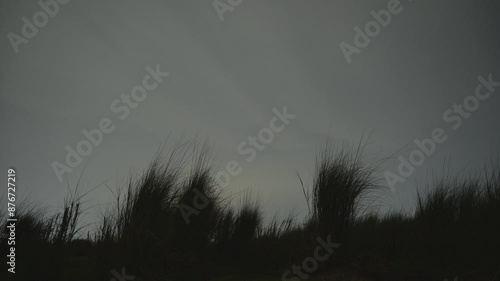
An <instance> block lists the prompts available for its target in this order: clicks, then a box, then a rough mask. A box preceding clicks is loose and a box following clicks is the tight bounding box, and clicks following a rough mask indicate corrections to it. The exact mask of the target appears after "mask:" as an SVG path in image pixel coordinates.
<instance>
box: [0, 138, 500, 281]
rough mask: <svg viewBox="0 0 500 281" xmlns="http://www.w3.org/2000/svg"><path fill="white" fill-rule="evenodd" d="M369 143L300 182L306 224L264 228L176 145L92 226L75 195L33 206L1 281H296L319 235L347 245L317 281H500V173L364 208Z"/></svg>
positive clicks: (335, 153)
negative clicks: (55, 207) (388, 205)
mask: <svg viewBox="0 0 500 281" xmlns="http://www.w3.org/2000/svg"><path fill="white" fill-rule="evenodd" d="M360 147H361V146H360ZM360 147H358V148H355V149H353V150H350V149H345V148H343V149H335V148H336V147H335V146H331V145H327V146H326V147H325V149H324V150H323V151H322V152H321V153H320V155H319V157H318V162H317V167H316V171H315V175H314V179H313V182H312V183H311V184H310V185H309V184H307V183H305V184H304V183H302V186H303V190H304V197H305V199H306V200H307V202H308V206H309V211H310V214H309V216H308V217H307V218H306V220H305V221H297V220H296V219H295V217H293V216H289V217H287V218H283V219H280V218H278V217H275V218H274V219H270V220H264V218H263V214H262V212H261V210H260V207H259V202H258V200H256V199H254V198H253V197H252V196H250V194H246V195H244V196H242V197H240V198H239V199H235V200H238V201H241V202H239V203H240V204H232V203H231V202H230V199H234V198H224V197H223V196H221V188H220V187H219V186H218V183H217V181H216V180H215V179H214V174H215V171H214V170H213V169H212V167H213V163H212V162H211V161H210V158H209V157H208V150H207V147H206V146H203V145H201V146H200V145H189V147H186V146H184V145H179V146H178V148H177V149H175V150H174V151H173V152H172V153H171V154H169V155H167V156H166V157H165V156H164V155H163V154H162V153H160V154H159V155H160V156H158V157H157V158H156V159H154V160H153V161H152V164H150V166H149V167H148V168H147V169H146V170H145V171H144V173H143V174H142V175H140V176H138V177H135V178H133V179H131V180H130V181H129V183H128V186H127V187H126V188H125V189H124V190H122V192H117V193H116V194H115V195H116V197H115V198H116V202H115V204H114V207H113V208H112V209H110V210H109V211H108V212H105V213H104V214H103V215H102V219H101V221H100V222H99V223H98V224H97V227H94V228H95V229H93V230H89V229H88V228H91V227H90V226H82V225H81V223H80V221H79V220H80V217H81V214H82V212H84V211H85V208H84V206H83V203H82V202H83V198H84V196H83V195H82V196H80V195H81V194H78V192H77V190H75V191H73V192H70V193H69V194H68V198H67V200H66V201H65V204H64V208H63V210H62V211H61V212H60V213H59V214H56V215H54V216H47V215H46V214H45V212H43V211H42V210H43V209H41V208H40V207H38V206H36V205H34V204H26V205H24V207H23V208H22V209H20V210H18V220H19V221H18V225H17V228H16V233H17V240H16V247H17V248H16V274H15V275H14V274H9V273H6V272H7V270H6V266H5V263H4V270H2V273H1V275H0V277H1V276H5V277H1V280H27V281H28V280H42V281H51V280H57V281H58V280H64V281H66V280H68V281H69V280H72V281H73V280H88V281H94V280H95V281H97V280H102V281H108V280H116V281H118V280H120V279H119V278H117V276H116V275H115V274H116V273H118V274H119V275H121V274H122V273H123V272H122V270H125V271H124V272H126V274H127V276H128V277H127V278H129V279H122V280H132V279H133V280H137V281H139V280H295V281H297V280H301V279H302V278H303V277H304V276H303V277H300V276H299V275H297V274H294V273H293V272H292V273H291V274H285V276H284V275H283V274H284V272H286V271H287V270H291V271H293V270H292V266H293V265H299V266H301V265H303V262H304V260H305V259H306V258H308V257H313V256H314V252H315V248H316V247H317V246H318V240H317V239H318V238H321V239H323V240H324V241H326V240H327V239H328V238H327V237H330V238H329V239H331V241H335V242H336V243H339V244H340V247H338V248H337V249H335V252H333V253H332V254H331V255H329V257H328V259H326V260H324V261H321V262H318V263H317V269H315V270H314V272H312V273H311V274H309V273H307V278H308V280H388V281H389V280H445V278H447V279H448V280H453V279H454V278H455V277H458V280H500V276H499V275H500V169H499V166H498V165H495V163H492V164H491V165H488V166H487V167H485V168H484V169H483V172H482V173H480V174H478V175H477V176H476V177H471V178H468V179H452V178H444V179H442V180H436V181H434V182H432V183H431V184H428V185H426V186H425V188H424V190H423V191H421V192H420V193H419V194H418V200H417V205H416V207H415V211H414V212H412V213H411V214H406V213H401V212H393V213H390V214H386V215H380V214H376V213H367V212H366V210H367V206H369V204H374V203H373V202H371V201H373V200H371V198H372V197H370V195H371V194H372V192H373V191H376V190H377V189H378V188H379V187H378V185H377V180H376V176H375V172H376V169H377V165H366V164H364V163H362V161H361V152H362V151H361V150H362V149H361V148H360ZM162 155H163V156H162ZM299 181H300V182H302V180H299ZM200 194H201V195H202V196H201V195H200ZM200 198H203V199H202V200H201V199H200ZM242 198H243V199H242ZM193 202H196V203H193ZM197 207H201V208H197ZM192 208H194V210H196V212H195V214H191V215H189V216H188V220H189V223H187V221H186V218H187V215H186V214H189V212H192V211H193V209H192ZM4 210H6V208H2V209H1V211H2V212H4V213H1V215H2V218H1V222H2V223H4V222H5V221H6V213H5V211H4ZM2 229H5V225H4V226H2ZM5 233H7V232H5ZM5 241H6V240H3V241H2V249H1V253H2V255H3V256H4V260H6V259H5V255H4V253H8V247H9V246H8V245H7V244H6V243H5ZM113 270H114V273H115V274H114V273H113ZM303 272H306V271H303ZM131 276H134V278H132V277H131ZM13 277H15V278H13ZM122 277H123V276H122ZM7 278H8V279H7ZM113 278H114V279H113ZM282 278H285V279H282Z"/></svg>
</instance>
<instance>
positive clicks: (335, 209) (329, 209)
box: [311, 140, 377, 241]
mask: <svg viewBox="0 0 500 281" xmlns="http://www.w3.org/2000/svg"><path fill="white" fill-rule="evenodd" d="M363 146H364V143H363V140H361V141H360V143H359V145H358V147H357V148H356V149H354V150H353V149H350V148H349V147H338V146H335V145H333V144H332V143H331V142H327V143H326V145H325V146H324V148H323V151H322V152H321V153H320V155H319V157H318V158H317V168H316V174H315V178H314V182H313V191H312V204H311V205H312V212H313V214H312V224H313V227H316V228H317V231H319V233H320V234H321V235H329V234H331V235H333V237H335V239H337V241H341V240H342V239H344V238H345V237H346V236H347V234H348V230H349V229H350V228H351V227H352V225H353V223H354V220H355V217H356V215H357V214H359V212H360V211H361V207H362V203H363V202H362V199H363V198H364V196H365V195H367V194H368V192H369V191H372V190H374V189H376V188H377V185H376V180H375V177H374V172H375V170H376V166H375V165H368V166H364V165H363V164H362V162H361V156H362V152H363Z"/></svg>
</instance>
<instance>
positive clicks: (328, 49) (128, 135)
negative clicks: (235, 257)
mask: <svg viewBox="0 0 500 281" xmlns="http://www.w3.org/2000/svg"><path fill="white" fill-rule="evenodd" d="M44 1H45V0H44ZM61 2H62V1H61ZM220 2H222V3H225V5H231V3H230V2H231V1H225V0H220ZM236 2H237V1H233V2H232V3H233V4H235V3H236ZM389 2H391V1H389V0H380V1H379V0H377V1H326V0H324V1H320V0H313V1H303V0H301V1H299V0H286V1H285V0H276V1H268V0H259V1H257V0H252V1H251V0H243V2H242V3H241V4H239V5H237V6H236V5H235V7H231V6H229V7H231V9H230V10H228V11H225V12H223V14H222V17H223V21H222V20H221V17H220V16H219V14H218V12H217V11H216V9H215V8H214V3H213V2H212V1H210V0H207V1H199V0H182V1H180V0H178V1H167V0H145V1H98V0H88V1H77V0H73V1H70V2H69V3H67V4H64V5H62V4H61V5H59V10H58V11H57V12H56V13H55V15H54V16H53V17H50V18H49V19H48V22H47V23H46V25H45V26H43V27H40V28H38V32H37V33H36V34H35V35H34V36H32V38H30V39H25V40H26V41H27V42H26V41H25V43H19V44H18V46H17V48H18V52H17V53H16V52H15V50H14V49H15V48H14V47H13V44H12V43H11V39H9V36H8V34H9V33H15V34H17V35H18V36H22V34H23V33H22V29H23V24H24V22H23V20H22V18H23V17H26V18H27V19H28V20H29V21H31V22H33V15H34V14H35V13H37V12H38V11H40V10H41V7H40V6H39V4H37V2H36V1H2V3H1V4H0V22H1V32H0V33H1V34H2V37H1V38H2V39H1V40H0V48H1V52H0V58H1V62H2V64H1V65H0V116H1V121H2V122H1V123H0V130H1V132H2V138H1V140H0V143H1V146H2V150H1V157H0V159H1V167H2V169H1V171H3V173H4V179H5V177H6V174H7V172H6V171H7V168H9V167H14V168H15V169H16V170H17V178H18V190H17V191H18V196H21V195H23V194H25V195H30V197H31V198H32V200H34V201H36V202H40V203H41V204H43V205H50V206H54V207H55V206H59V205H60V204H61V203H62V201H63V198H64V196H65V194H66V184H65V183H64V182H63V183H61V182H60V181H59V180H58V178H57V176H56V174H55V172H54V169H53V167H52V166H51V164H52V163H53V162H54V161H57V162H60V163H64V161H65V160H64V159H65V157H66V153H67V152H66V150H65V147H66V146H68V145H69V146H70V147H73V148H75V147H76V146H77V144H78V143H79V142H80V141H82V140H85V137H84V136H83V135H82V132H81V131H82V130H84V129H86V130H91V129H94V128H98V127H99V122H100V120H102V119H103V118H109V119H110V120H112V122H113V125H115V130H114V131H113V132H111V133H109V134H104V138H103V141H102V143H101V144H100V145H98V146H94V147H93V151H92V153H91V155H90V156H88V157H84V161H87V160H89V159H90V160H89V162H88V165H87V168H86V170H85V174H84V176H83V184H84V185H83V186H82V187H83V188H84V189H87V190H88V189H90V188H91V187H93V186H95V185H97V184H99V183H101V182H103V181H105V180H108V182H109V185H110V186H111V187H115V186H116V185H117V184H120V183H123V182H125V181H126V179H127V177H128V175H129V173H130V171H134V172H139V171H141V170H142V169H143V168H144V167H145V166H146V165H147V163H148V162H149V161H150V160H151V158H152V157H153V156H154V154H155V152H156V151H157V150H158V147H159V146H160V145H161V143H162V142H163V141H165V140H166V138H167V136H168V135H169V134H171V140H175V138H176V137H178V136H180V135H182V134H183V133H184V132H185V133H186V134H187V136H188V138H190V137H194V136H195V135H196V134H198V135H199V136H202V137H208V138H209V140H210V141H211V142H212V143H213V144H214V148H215V150H216V151H218V152H219V156H220V157H219V162H220V166H221V169H223V168H222V167H223V166H225V163H227V162H228V161H230V160H236V161H238V162H239V163H240V165H241V167H242V172H241V173H240V174H239V175H237V176H234V177H231V183H230V185H229V186H228V187H227V190H228V192H231V191H233V192H235V191H238V190H242V189H244V188H250V189H251V190H253V191H254V192H255V193H256V194H259V195H260V196H261V198H262V204H263V207H264V209H265V210H266V212H267V213H268V215H272V214H274V212H276V211H281V212H282V213H285V212H287V211H289V210H295V211H296V212H298V213H301V214H304V212H306V209H307V208H306V205H305V201H304V198H303V195H302V190H301V187H300V184H299V181H298V179H297V177H296V175H295V173H296V172H299V173H300V174H301V175H302V176H303V177H304V178H305V179H306V180H307V181H310V177H311V175H312V173H313V171H314V164H315V162H314V158H315V153H316V152H317V150H318V148H319V147H320V145H321V143H322V141H324V140H325V139H326V137H328V136H332V137H334V138H336V139H339V140H345V141H348V142H352V143H356V142H357V141H358V140H359V138H360V136H361V135H362V134H363V132H373V133H372V137H371V139H370V143H369V146H368V147H367V149H366V152H367V154H366V159H367V160H370V159H374V158H376V159H381V158H384V157H388V156H391V155H393V156H394V157H397V156H398V155H402V156H403V157H406V158H407V157H408V155H409V153H410V152H412V151H413V150H415V148H416V146H415V144H413V142H414V140H415V139H424V138H429V137H430V136H431V132H432V130H433V129H434V128H443V129H444V131H445V132H446V133H447V136H448V139H447V141H446V142H445V143H443V144H439V145H438V146H437V148H436V151H435V153H433V154H432V155H430V156H428V157H426V159H425V163H424V164H423V165H421V166H419V167H417V168H416V170H415V173H414V174H413V175H411V176H410V177H408V178H407V179H406V181H405V182H404V183H402V184H398V185H397V188H396V190H395V192H391V191H390V189H388V188H386V189H385V190H384V191H383V192H381V193H380V199H379V202H381V203H380V204H382V205H383V206H384V208H408V207H409V206H411V205H412V203H413V200H414V198H415V192H416V186H417V185H416V184H415V183H416V182H419V181H423V180H425V178H426V176H427V175H428V174H429V173H431V172H432V171H437V172H439V171H441V170H442V165H443V162H444V161H445V160H448V163H449V165H450V169H451V170H452V171H459V170H461V169H463V168H466V167H468V170H467V171H473V170H475V169H476V168H478V169H479V168H480V166H481V165H482V163H483V162H484V161H485V160H487V159H488V157H489V156H490V153H491V152H494V151H495V150H496V151H497V152H498V145H499V143H500V130H499V126H498V122H499V120H500V118H499V117H500V111H499V110H498V109H499V106H500V96H499V95H500V88H497V91H496V92H494V93H493V94H492V95H491V96H490V97H489V98H488V99H486V100H484V101H480V104H479V108H478V109H477V110H475V111H474V112H472V113H471V116H470V117H469V118H467V119H464V120H463V123H462V124H461V126H460V128H458V129H457V130H452V129H451V125H452V124H454V123H447V122H445V121H444V120H443V113H444V112H445V111H446V110H447V109H449V108H452V106H453V105H454V104H455V103H456V104H460V103H463V101H464V99H465V98H466V97H467V96H470V95H473V94H474V92H475V89H476V86H477V85H478V83H479V81H478V77H479V76H480V75H482V76H483V77H488V75H489V74H492V77H493V80H494V81H500V64H499V62H500V60H499V58H500V56H499V51H500V39H499V37H498V28H499V27H500V25H499V23H500V20H499V17H498V12H499V4H498V3H497V1H493V0H492V1H488V0H482V1H451V0H443V1H424V0H414V1H409V0H401V3H400V5H399V6H400V8H402V11H401V12H400V13H398V14H393V15H392V17H391V21H390V23H389V24H388V25H387V26H386V27H382V28H381V30H380V32H379V34H378V35H376V36H374V37H373V38H371V41H370V43H369V45H368V46H367V47H366V48H362V49H360V50H361V51H360V53H359V54H354V55H352V56H351V60H352V61H351V62H350V63H348V62H347V60H346V58H345V56H344V54H343V53H342V51H341V49H340V47H339V45H340V44H341V42H346V43H348V44H351V45H353V46H354V44H355V43H354V36H355V31H354V28H355V27H356V26H359V27H360V28H362V29H364V28H365V25H366V24H367V23H369V22H370V21H372V20H373V17H372V15H371V14H370V11H372V10H374V11H380V10H382V9H387V5H388V3H389ZM219 7H222V6H220V5H219ZM219 13H220V12H219ZM42 20H43V19H42ZM156 65H160V69H161V71H165V72H169V73H170V75H169V76H168V77H166V78H165V79H164V81H162V82H161V83H160V84H159V85H158V86H157V88H156V89H154V90H152V91H150V92H149V93H148V95H147V97H146V98H145V100H143V101H142V102H140V103H139V104H138V106H137V107H136V108H134V109H131V110H130V114H129V115H128V116H127V117H126V118H125V119H124V120H120V119H119V118H118V116H120V114H117V113H116V112H113V111H112V110H111V104H112V103H113V101H114V100H116V99H119V98H120V96H121V95H122V94H129V93H130V92H131V89H132V88H133V87H135V86H137V85H141V84H142V80H143V77H144V76H145V75H147V74H148V72H147V71H146V69H145V68H146V67H147V66H151V67H152V68H155V67H156ZM483 90H484V88H483ZM284 106H286V107H287V111H288V112H289V113H292V114H296V115H297V117H296V118H295V119H293V120H291V122H290V124H288V125H287V126H286V128H285V129H284V130H283V131H282V132H280V133H277V134H276V135H275V137H274V139H273V141H272V142H271V143H270V144H267V145H266V147H265V149H264V150H263V151H260V152H258V154H257V156H256V157H255V159H254V160H253V161H251V162H247V161H246V160H245V159H246V158H247V156H243V155H241V154H240V153H238V150H237V148H238V145H239V144H240V143H241V142H243V141H245V140H246V139H247V138H248V136H250V135H256V134H257V133H258V132H259V130H260V129H262V128H266V127H268V126H269V121H270V120H271V118H272V117H273V116H274V114H273V112H272V110H273V108H278V109H280V110H281V109H282V108H283V107H284ZM402 148H404V149H402ZM395 153H396V154H395ZM398 163H399V162H398V160H397V159H393V160H389V161H386V163H385V164H384V167H383V168H382V169H381V171H380V173H379V176H380V177H381V178H382V179H383V173H384V172H385V171H393V172H395V171H397V165H398ZM83 167H84V165H79V166H78V167H77V168H76V169H75V170H74V171H73V172H71V173H66V174H64V178H67V179H68V180H69V181H70V183H75V182H76V180H77V179H78V176H79V175H80V173H81V172H82V170H83ZM383 184H384V185H385V186H387V184H386V183H385V182H383ZM5 188H6V187H5ZM87 199H88V200H89V202H90V203H89V204H91V205H93V204H105V203H107V202H109V201H110V200H111V199H112V194H111V193H110V192H109V190H107V189H106V188H100V189H98V190H96V191H95V192H92V193H91V194H89V196H88V198H87Z"/></svg>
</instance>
